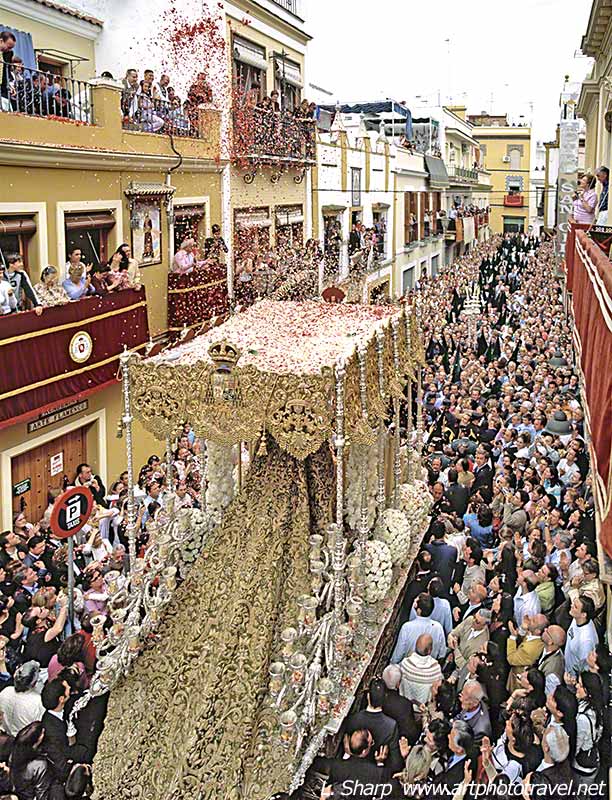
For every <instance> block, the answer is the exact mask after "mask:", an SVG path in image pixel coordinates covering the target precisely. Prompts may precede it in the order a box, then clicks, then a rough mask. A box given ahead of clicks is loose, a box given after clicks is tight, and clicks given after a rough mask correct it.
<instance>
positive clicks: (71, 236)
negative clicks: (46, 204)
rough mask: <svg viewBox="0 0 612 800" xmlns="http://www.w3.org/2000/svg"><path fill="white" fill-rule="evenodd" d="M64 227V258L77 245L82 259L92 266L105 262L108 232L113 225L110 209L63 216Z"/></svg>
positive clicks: (113, 220) (107, 257) (107, 254)
mask: <svg viewBox="0 0 612 800" xmlns="http://www.w3.org/2000/svg"><path fill="white" fill-rule="evenodd" d="M64 225H65V229H66V260H68V253H69V252H70V251H71V250H73V249H74V248H75V247H78V248H79V249H80V250H81V252H82V253H83V256H82V261H84V262H85V263H86V264H93V265H94V266H96V265H100V264H106V262H107V261H108V259H109V258H110V254H109V252H108V233H109V231H110V230H112V228H114V227H115V217H114V216H113V214H112V213H111V212H110V211H96V212H95V213H93V214H85V213H84V212H76V213H74V214H66V215H65V217H64Z"/></svg>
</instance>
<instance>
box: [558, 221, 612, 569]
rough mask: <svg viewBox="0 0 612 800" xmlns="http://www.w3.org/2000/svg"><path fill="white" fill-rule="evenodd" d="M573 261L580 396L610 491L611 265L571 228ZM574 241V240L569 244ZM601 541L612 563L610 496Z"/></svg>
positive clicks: (602, 509)
mask: <svg viewBox="0 0 612 800" xmlns="http://www.w3.org/2000/svg"><path fill="white" fill-rule="evenodd" d="M572 234H573V235H574V236H575V239H574V246H573V259H572V262H571V264H570V263H569V262H568V263H567V264H566V272H567V290H568V291H569V292H571V305H572V310H573V318H574V330H573V335H574V338H575V339H577V340H578V342H579V347H578V348H577V352H578V353H579V354H580V372H581V374H582V378H583V380H582V381H581V396H582V399H583V401H586V405H587V406H588V410H589V414H588V417H587V418H588V420H589V426H588V427H589V431H588V432H589V439H590V440H591V446H592V450H593V453H594V456H595V457H594V458H593V459H592V464H593V469H594V470H596V471H597V473H598V474H597V483H598V484H599V485H600V486H602V487H605V486H609V479H610V475H609V471H610V463H611V459H612V425H611V424H610V420H611V419H612V370H611V369H609V368H608V369H605V368H603V369H602V365H604V366H605V364H608V365H609V364H611V363H612V330H611V329H610V323H609V319H610V314H611V309H612V264H611V263H610V259H609V258H608V256H607V255H606V254H605V252H603V250H602V249H601V247H600V245H599V244H598V243H597V242H596V241H594V240H592V239H591V238H589V237H588V236H587V234H586V232H585V231H584V230H580V229H579V228H577V227H575V226H572ZM568 241H569V239H568ZM595 506H596V512H597V517H598V519H599V522H600V524H599V541H600V542H601V544H602V546H603V548H604V549H605V551H606V553H607V554H608V556H610V557H612V510H611V509H610V507H609V498H608V504H607V505H606V496H605V492H603V493H602V494H599V493H597V494H596V495H595Z"/></svg>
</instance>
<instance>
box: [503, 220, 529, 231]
mask: <svg viewBox="0 0 612 800" xmlns="http://www.w3.org/2000/svg"><path fill="white" fill-rule="evenodd" d="M524 231H525V217H504V233H524Z"/></svg>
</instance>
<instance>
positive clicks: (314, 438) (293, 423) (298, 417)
mask: <svg viewBox="0 0 612 800" xmlns="http://www.w3.org/2000/svg"><path fill="white" fill-rule="evenodd" d="M328 420H329V415H327V414H321V413H320V412H318V411H317V409H316V408H315V407H314V405H313V403H312V402H311V401H310V400H302V399H300V398H293V399H291V400H288V401H287V402H286V403H285V404H284V405H283V406H282V407H281V408H277V409H276V411H274V412H273V413H272V414H271V416H270V418H269V420H268V422H267V430H268V431H269V432H270V433H271V434H272V435H273V436H274V438H275V439H276V441H277V443H278V444H279V445H280V446H281V447H282V448H283V450H286V451H287V452H288V453H290V454H291V455H292V456H295V458H299V459H304V458H306V456H308V455H310V454H311V453H312V452H314V450H318V449H319V447H320V446H321V445H322V444H323V442H324V441H325V439H327V437H328V436H329V435H330V434H331V428H330V424H329V421H328Z"/></svg>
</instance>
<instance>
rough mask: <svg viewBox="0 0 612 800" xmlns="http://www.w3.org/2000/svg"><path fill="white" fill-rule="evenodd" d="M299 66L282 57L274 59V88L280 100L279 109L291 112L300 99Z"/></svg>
mask: <svg viewBox="0 0 612 800" xmlns="http://www.w3.org/2000/svg"><path fill="white" fill-rule="evenodd" d="M302 86H303V84H302V76H301V72H300V65H299V64H296V63H295V62H294V61H290V60H289V59H287V58H283V57H282V56H276V57H275V59H274V88H275V89H276V90H277V91H278V93H279V95H280V98H281V108H282V109H284V110H285V111H293V110H294V109H295V108H297V107H298V106H299V104H300V101H301V99H302Z"/></svg>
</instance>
